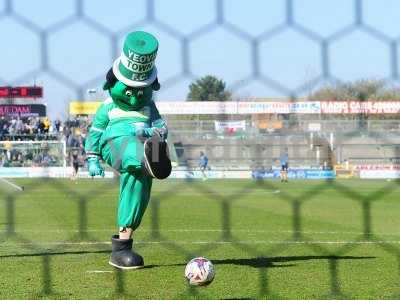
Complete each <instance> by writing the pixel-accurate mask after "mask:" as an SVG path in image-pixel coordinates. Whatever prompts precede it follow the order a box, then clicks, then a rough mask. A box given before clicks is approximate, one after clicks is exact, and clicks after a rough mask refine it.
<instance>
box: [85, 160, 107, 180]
mask: <svg viewBox="0 0 400 300" xmlns="http://www.w3.org/2000/svg"><path fill="white" fill-rule="evenodd" d="M87 161H88V171H89V175H90V176H92V177H93V176H96V175H100V176H102V177H104V169H103V167H102V166H101V164H100V160H99V158H98V157H97V156H92V157H89V158H88V159H87Z"/></svg>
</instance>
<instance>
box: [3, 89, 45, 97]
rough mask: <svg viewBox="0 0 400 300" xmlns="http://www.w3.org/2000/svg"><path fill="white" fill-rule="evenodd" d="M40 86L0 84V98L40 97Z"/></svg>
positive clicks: (41, 90)
mask: <svg viewBox="0 0 400 300" xmlns="http://www.w3.org/2000/svg"><path fill="white" fill-rule="evenodd" d="M42 97H43V87H41V86H17V87H10V86H0V98H42Z"/></svg>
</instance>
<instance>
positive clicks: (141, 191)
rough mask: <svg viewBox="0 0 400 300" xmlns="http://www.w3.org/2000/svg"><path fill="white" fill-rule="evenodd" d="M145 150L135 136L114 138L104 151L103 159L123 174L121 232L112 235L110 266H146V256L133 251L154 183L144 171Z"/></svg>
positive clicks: (120, 211) (132, 267)
mask: <svg viewBox="0 0 400 300" xmlns="http://www.w3.org/2000/svg"><path fill="white" fill-rule="evenodd" d="M116 150H117V151H116ZM142 153H143V145H141V143H140V142H137V140H136V139H135V138H134V137H119V138H116V139H113V140H112V141H110V142H108V143H107V144H106V145H105V146H104V147H103V150H102V157H103V159H104V160H105V161H106V162H107V163H108V164H109V165H110V166H112V167H113V168H115V169H117V170H118V171H119V172H120V174H121V176H120V195H119V196H120V197H119V205H118V226H119V231H120V232H119V234H118V235H114V236H112V238H111V242H112V253H111V257H110V261H109V264H110V265H112V266H115V267H117V268H120V269H137V268H141V267H143V266H144V262H143V258H142V256H140V255H139V254H137V253H136V252H134V251H132V244H133V241H132V238H131V235H132V233H133V231H135V230H136V228H138V226H139V225H140V222H141V220H142V217H143V214H144V212H145V210H146V208H147V204H148V202H149V199H150V191H151V184H152V179H151V178H150V177H148V176H145V175H143V174H142V172H141V159H142V156H143V154H142Z"/></svg>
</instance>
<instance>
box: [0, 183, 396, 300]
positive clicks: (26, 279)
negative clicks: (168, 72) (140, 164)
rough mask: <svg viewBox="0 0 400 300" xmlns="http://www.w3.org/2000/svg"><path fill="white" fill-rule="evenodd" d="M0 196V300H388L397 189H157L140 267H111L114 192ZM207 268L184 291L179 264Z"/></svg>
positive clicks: (57, 187) (52, 186) (87, 189)
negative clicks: (210, 276) (203, 283)
mask: <svg viewBox="0 0 400 300" xmlns="http://www.w3.org/2000/svg"><path fill="white" fill-rule="evenodd" d="M13 182H15V183H17V184H19V185H23V186H24V187H25V189H24V191H23V192H18V191H12V190H9V191H3V192H2V196H1V199H0V211H1V212H3V213H2V214H1V215H0V278H1V280H0V298H1V299H22V298H24V299H26V298H27V299H30V298H31V299H36V298H39V297H43V298H49V299H69V298H73V299H113V298H115V299H120V298H121V299H130V298H137V299H188V298H189V299H190V298H195V299H232V298H234V299H239V298H240V299H253V298H256V299H260V298H269V299H317V298H326V299H345V298H355V299H381V298H385V299H397V298H399V297H400V288H399V285H398V282H399V279H400V278H399V276H400V218H399V217H400V201H399V199H400V191H399V189H398V184H399V183H398V182H396V181H392V182H386V181H372V180H365V181H361V180H344V181H318V180H315V181H300V180H297V181H291V182H289V183H288V184H284V183H280V182H277V181H263V182H255V181H250V180H209V181H206V182H202V181H184V180H182V181H180V180H167V181H162V182H155V183H154V188H153V193H152V200H151V203H150V204H149V208H148V210H147V212H146V215H145V217H144V220H143V223H142V225H141V227H140V229H139V230H138V232H137V234H136V235H135V239H134V240H135V242H136V245H135V248H136V249H137V251H138V252H139V253H141V254H142V255H143V256H144V258H145V263H146V265H147V267H146V268H145V269H142V270H137V271H124V272H118V271H116V270H115V269H113V268H112V267H110V266H109V265H108V264H107V262H108V256H109V249H110V244H109V239H110V236H111V234H113V233H115V213H116V197H117V193H118V183H117V182H114V181H112V180H79V181H77V182H76V183H75V182H71V181H69V180H46V179H39V180H33V179H24V180H22V179H21V180H14V181H13ZM194 256H205V257H208V258H209V259H211V260H212V261H213V263H214V264H215V267H216V278H215V280H214V282H213V283H212V284H211V285H209V286H208V287H203V288H202V287H189V286H188V285H187V283H186V282H185V280H184V278H183V272H184V267H185V264H186V262H187V261H188V260H189V259H190V258H192V257H194Z"/></svg>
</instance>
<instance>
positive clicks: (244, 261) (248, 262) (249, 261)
mask: <svg viewBox="0 0 400 300" xmlns="http://www.w3.org/2000/svg"><path fill="white" fill-rule="evenodd" d="M373 258H376V257H374V256H335V255H325V256H315V255H309V256H277V257H255V258H239V259H234V258H232V259H213V260H212V263H213V264H215V265H219V264H220V265H225V264H228V265H229V264H230V265H239V266H249V267H253V268H274V267H290V266H295V265H294V264H283V265H282V264H280V265H279V264H278V265H277V264H274V263H285V262H297V261H307V260H359V259H373Z"/></svg>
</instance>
